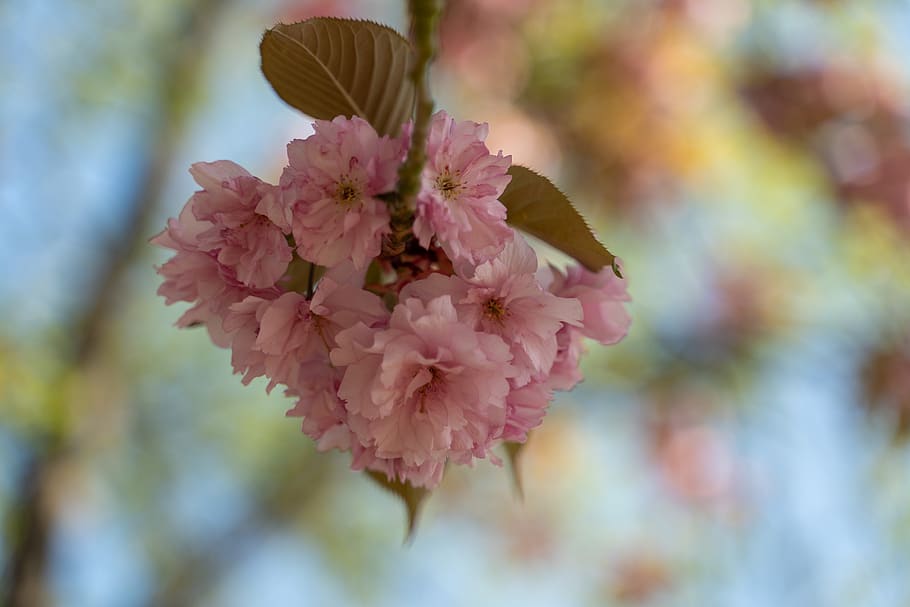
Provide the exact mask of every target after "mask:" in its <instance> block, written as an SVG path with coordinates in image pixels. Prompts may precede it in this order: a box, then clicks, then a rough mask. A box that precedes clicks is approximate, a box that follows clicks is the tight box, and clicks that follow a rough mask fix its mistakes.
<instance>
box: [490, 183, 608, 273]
mask: <svg viewBox="0 0 910 607" xmlns="http://www.w3.org/2000/svg"><path fill="white" fill-rule="evenodd" d="M509 174H510V175H511V176H512V181H511V183H509V185H508V187H506V190H505V192H503V193H502V196H500V197H499V200H500V201H502V204H504V205H505V207H506V209H507V210H508V218H507V219H506V221H508V222H509V223H510V224H511V225H512V226H514V227H516V228H518V229H519V230H522V231H524V232H527V233H528V234H530V235H531V236H535V237H537V238H539V239H541V240H542V241H544V242H546V243H547V244H549V245H552V246H553V247H555V248H557V249H559V250H560V251H562V252H563V253H566V254H567V255H569V256H571V257H572V258H574V259H575V260H577V261H578V262H579V263H580V264H581V265H583V266H584V267H586V268H587V269H588V270H591V271H592V272H598V271H600V270H601V269H602V268H603V267H604V266H610V267H612V268H613V272H615V273H616V275H617V276H619V277H620V278H622V274H620V272H619V267H618V265H617V263H616V257H615V256H614V255H613V254H612V253H610V251H608V250H607V249H606V248H605V247H604V246H603V245H602V244H601V243H600V242H599V241H598V240H597V239H596V238H595V237H594V233H593V232H591V228H590V227H588V224H587V223H586V222H585V220H584V218H583V217H582V216H581V214H580V213H579V212H578V210H577V209H576V208H575V207H574V206H573V205H572V203H571V202H569V199H568V198H566V195H565V194H563V193H562V192H561V191H560V190H559V188H557V187H556V186H555V185H553V183H552V182H551V181H550V180H549V179H547V178H546V177H544V176H543V175H539V174H538V173H535V172H534V171H532V170H531V169H529V168H527V167H523V166H520V165H512V167H511V168H510V169H509Z"/></svg>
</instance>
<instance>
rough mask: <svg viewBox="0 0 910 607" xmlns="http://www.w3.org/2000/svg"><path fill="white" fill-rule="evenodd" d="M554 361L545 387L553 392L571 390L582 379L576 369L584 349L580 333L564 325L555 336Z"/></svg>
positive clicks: (574, 328) (579, 371)
mask: <svg viewBox="0 0 910 607" xmlns="http://www.w3.org/2000/svg"><path fill="white" fill-rule="evenodd" d="M556 344H557V349H556V359H555V360H554V361H553V366H552V367H551V368H550V374H549V375H548V376H547V386H549V387H550V388H551V389H553V390H571V389H572V388H574V387H575V386H576V385H578V382H580V381H581V380H583V379H584V376H583V375H582V374H581V370H580V369H579V367H578V363H579V360H580V359H581V355H582V354H584V351H585V347H584V344H583V343H582V336H581V332H580V331H579V330H578V329H577V328H576V327H572V326H570V325H565V326H564V327H563V328H562V329H560V330H559V333H557V334H556Z"/></svg>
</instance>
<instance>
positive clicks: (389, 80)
mask: <svg viewBox="0 0 910 607" xmlns="http://www.w3.org/2000/svg"><path fill="white" fill-rule="evenodd" d="M259 51H260V54H261V56H262V73H263V74H265V77H266V79H267V80H268V81H269V83H270V84H271V85H272V88H274V89H275V92H276V93H278V96H279V97H281V98H282V99H284V100H285V101H286V102H287V103H288V104H290V105H291V106H292V107H295V108H297V109H298V110H300V111H301V112H303V113H304V114H307V115H309V116H312V117H314V118H320V119H324V120H330V119H332V118H334V117H335V116H339V115H344V116H355V115H356V116H360V117H361V118H364V119H365V120H367V121H368V122H369V123H370V124H371V125H373V128H375V129H376V130H377V131H378V132H379V134H380V135H397V134H398V132H399V131H400V129H401V125H402V124H403V123H405V122H407V121H408V120H409V119H410V118H411V115H412V112H413V108H414V85H413V83H412V82H411V81H410V80H409V78H408V76H409V71H410V68H411V65H412V62H413V60H414V59H413V52H412V50H411V46H410V44H409V43H408V41H407V40H405V39H404V38H402V37H401V35H399V34H398V32H396V31H395V30H393V29H391V28H389V27H386V26H384V25H379V24H377V23H372V22H370V21H357V20H352V19H334V18H316V19H308V20H306V21H301V22H299V23H293V24H290V25H284V24H279V25H276V26H275V27H273V28H272V29H270V30H268V31H266V32H265V35H264V36H263V38H262V44H261V45H260V46H259Z"/></svg>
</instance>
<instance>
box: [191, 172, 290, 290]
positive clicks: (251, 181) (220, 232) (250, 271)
mask: <svg viewBox="0 0 910 607" xmlns="http://www.w3.org/2000/svg"><path fill="white" fill-rule="evenodd" d="M190 173H191V174H192V175H193V178H194V179H195V180H196V183H198V184H199V185H201V186H202V187H203V189H202V190H201V191H199V192H196V193H195V194H194V195H193V198H192V208H193V213H194V214H195V216H196V219H199V220H200V221H203V222H208V224H209V225H208V226H207V229H205V230H203V231H201V232H199V233H198V234H197V237H196V246H197V248H198V249H199V250H200V251H210V252H212V253H214V254H215V255H216V256H217V259H218V262H219V263H220V264H222V265H223V266H226V267H228V268H231V269H233V270H234V271H235V273H236V276H237V279H238V280H239V281H240V282H242V283H243V284H245V285H248V286H250V287H253V288H257V289H265V288H268V287H271V286H273V285H274V284H275V282H276V281H277V280H278V279H279V278H281V276H282V275H283V274H284V272H285V270H287V267H288V263H290V261H291V256H292V255H291V247H290V246H289V245H288V243H287V239H286V238H285V235H284V232H282V230H281V228H280V227H278V226H277V225H275V224H274V223H272V221H271V220H270V219H269V217H268V212H269V210H271V208H272V207H273V206H274V205H275V204H276V201H277V188H275V186H272V185H269V184H267V183H264V182H262V181H260V180H259V179H257V178H256V177H253V176H252V175H250V174H249V173H248V172H247V171H246V170H245V169H244V168H243V167H241V166H239V165H237V164H235V163H233V162H230V161H228V160H219V161H218V162H199V163H196V164H194V165H193V166H192V167H191V168H190Z"/></svg>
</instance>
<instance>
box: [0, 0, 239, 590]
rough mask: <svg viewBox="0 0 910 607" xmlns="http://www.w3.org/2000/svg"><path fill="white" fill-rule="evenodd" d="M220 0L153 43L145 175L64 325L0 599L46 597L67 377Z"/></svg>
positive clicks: (168, 140)
mask: <svg viewBox="0 0 910 607" xmlns="http://www.w3.org/2000/svg"><path fill="white" fill-rule="evenodd" d="M226 5H227V1H226V0H198V1H196V2H192V3H189V4H188V5H187V6H186V8H185V11H184V14H183V15H182V18H181V19H180V20H179V21H178V24H177V26H176V27H175V29H174V32H173V38H174V40H175V44H173V45H169V46H163V47H162V49H161V50H160V52H162V53H163V58H162V61H161V70H160V73H159V75H158V80H157V86H156V88H155V89H154V90H153V91H151V93H150V95H149V103H150V105H152V106H153V108H154V114H153V115H154V118H153V120H152V124H151V125H150V128H149V129H148V132H149V133H150V134H151V137H152V139H151V140H150V141H149V145H148V150H149V153H148V156H147V164H146V167H145V171H144V175H143V176H142V178H141V180H140V182H139V184H138V186H137V187H136V189H135V191H134V195H133V196H132V198H131V199H130V200H129V201H127V202H126V203H125V207H126V209H127V212H126V215H125V218H124V220H123V224H122V227H121V229H120V230H119V231H118V232H117V233H116V234H115V235H114V236H113V237H112V238H111V239H110V240H109V242H108V243H107V246H106V247H105V249H104V250H103V251H102V252H101V253H100V254H99V255H98V259H99V265H100V267H99V268H98V271H97V272H96V274H95V278H94V280H93V281H92V283H91V284H90V286H89V288H87V289H86V293H88V294H89V297H88V300H87V301H86V302H85V304H84V307H83V311H82V313H81V314H79V315H77V316H76V319H75V320H74V321H73V322H72V323H71V325H70V327H69V329H68V331H67V332H66V333H67V334H68V335H70V336H71V339H70V340H69V342H68V343H67V344H65V346H64V351H63V352H62V353H61V358H62V364H61V367H60V371H59V372H58V374H57V375H56V376H55V377H52V378H50V379H49V385H51V386H52V387H51V389H50V390H49V391H48V393H49V394H50V395H51V396H50V397H49V399H50V400H51V402H48V403H45V404H46V406H47V407H48V408H49V409H50V410H51V411H52V413H53V418H54V419H55V420H59V423H55V424H54V425H53V427H51V428H49V429H48V430H47V432H46V433H45V435H44V436H42V437H41V438H40V439H39V440H36V441H33V450H32V453H31V456H30V458H29V462H28V464H27V465H26V467H25V473H24V476H23V480H22V484H21V488H20V489H19V491H18V499H17V500H16V503H14V504H13V506H12V508H11V513H10V520H9V521H7V525H6V527H7V529H9V530H10V538H11V541H10V546H9V547H8V554H9V562H8V566H7V569H6V571H5V573H4V578H5V580H4V592H3V596H2V599H3V600H2V601H0V602H2V604H4V605H11V606H12V605H29V606H35V605H42V604H46V603H47V602H48V600H49V597H48V590H47V585H46V575H47V571H46V569H47V553H48V546H49V542H50V540H51V536H52V533H53V528H54V524H55V519H56V512H55V510H56V504H55V503H53V502H54V500H53V499H52V497H51V495H50V489H51V487H50V485H51V479H53V478H54V476H55V473H56V471H57V470H58V468H59V467H60V466H61V465H62V464H63V463H64V462H66V461H68V460H70V459H71V458H73V457H77V456H78V452H79V450H80V444H79V443H80V441H81V440H84V437H77V436H76V434H75V433H74V432H73V431H72V428H70V421H69V420H70V419H72V418H74V417H76V416H75V415H74V414H73V413H72V409H74V408H76V407H78V406H79V403H78V402H77V401H76V400H75V399H74V398H73V396H74V394H73V385H74V383H73V379H74V378H76V377H78V376H79V375H80V374H82V373H83V372H84V371H85V369H86V368H87V367H88V366H89V364H90V363H91V362H92V360H93V359H94V358H95V357H96V355H97V354H98V353H99V350H100V349H101V344H102V343H103V335H104V331H105V327H106V324H107V321H108V320H109V319H110V318H112V317H114V316H115V314H116V309H115V307H116V305H117V302H118V301H120V300H121V298H120V297H119V296H118V290H119V289H120V288H121V287H122V281H123V276H124V274H125V272H126V270H127V268H129V266H130V264H131V263H132V262H133V261H134V260H135V258H136V257H137V255H138V253H139V252H140V251H141V247H142V246H143V245H144V244H145V242H146V236H147V232H148V230H149V226H148V223H149V220H150V218H151V215H152V213H153V211H154V209H155V205H156V203H157V202H158V200H159V199H160V197H161V193H162V188H163V187H164V183H165V179H166V177H167V174H168V171H169V170H170V164H171V159H172V158H173V156H174V152H175V150H176V148H177V146H178V144H179V142H180V140H181V137H182V134H183V132H184V128H185V125H186V121H187V117H188V114H189V111H188V109H189V107H188V106H189V104H187V103H186V102H185V101H186V98H187V95H188V94H189V92H190V91H192V90H193V89H194V86H195V83H196V81H197V80H198V78H197V77H198V74H199V71H200V68H201V66H202V60H203V58H204V56H205V49H206V48H207V47H208V43H209V40H210V38H211V33H212V32H211V30H212V25H213V24H214V23H216V22H217V17H218V15H219V13H220V12H221V10H222V9H223V8H224V7H225V6H226ZM55 499H59V498H58V497H57V498H55Z"/></svg>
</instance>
